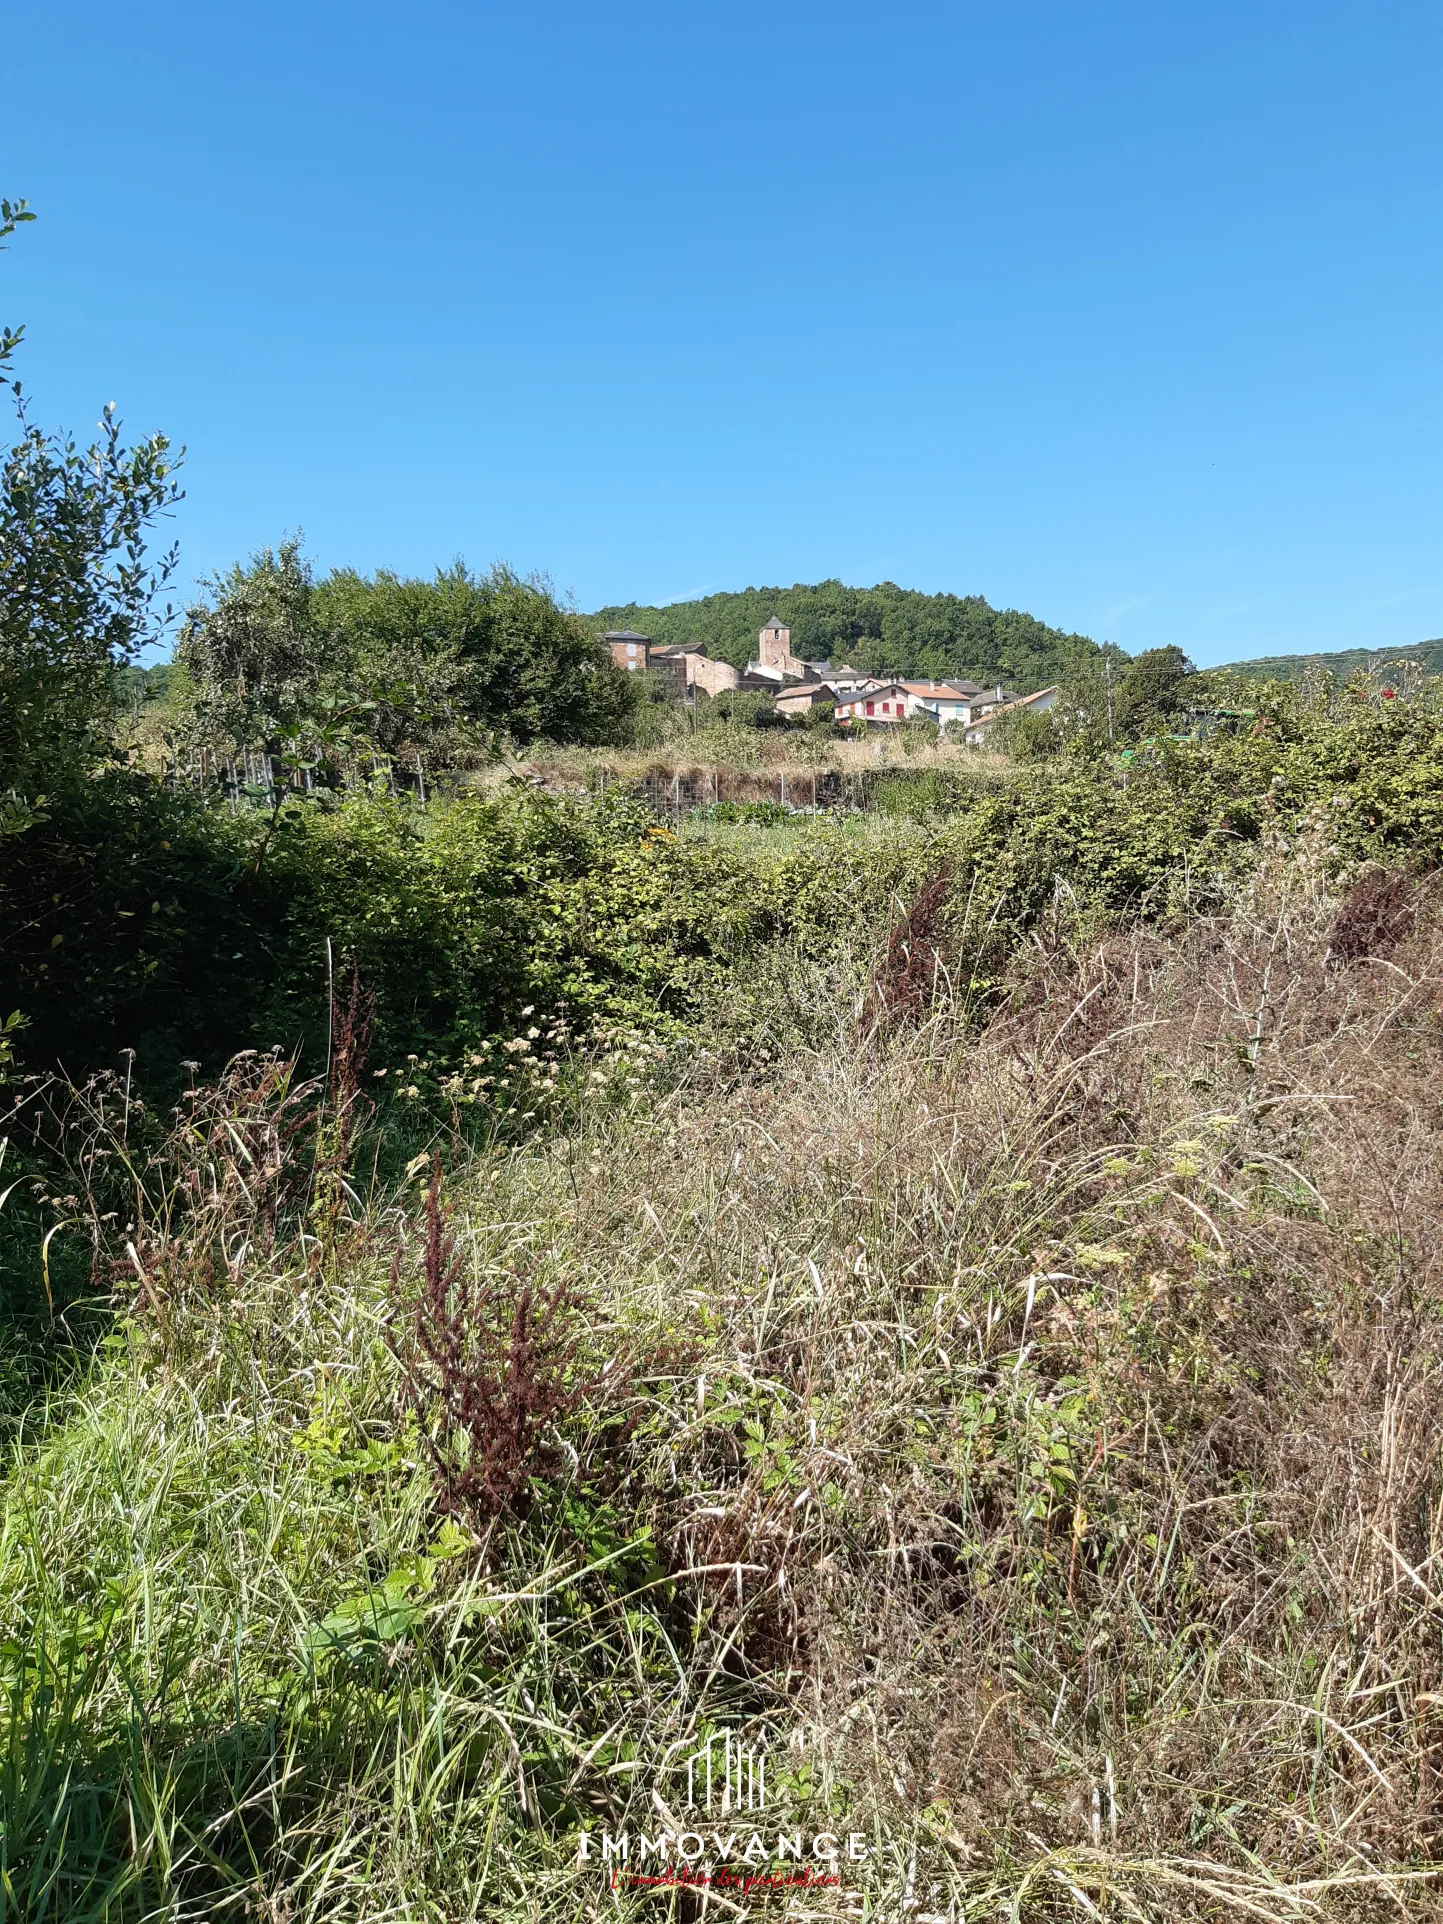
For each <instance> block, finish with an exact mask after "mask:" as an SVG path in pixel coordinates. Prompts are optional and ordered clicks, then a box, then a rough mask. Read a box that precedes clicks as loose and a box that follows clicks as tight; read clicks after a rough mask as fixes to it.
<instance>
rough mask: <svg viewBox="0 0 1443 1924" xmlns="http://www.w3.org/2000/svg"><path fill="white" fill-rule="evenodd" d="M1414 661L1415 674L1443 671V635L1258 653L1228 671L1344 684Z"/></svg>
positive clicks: (1232, 664) (1271, 678)
mask: <svg viewBox="0 0 1443 1924" xmlns="http://www.w3.org/2000/svg"><path fill="white" fill-rule="evenodd" d="M1402 662H1406V663H1409V664H1411V666H1412V668H1413V670H1414V672H1415V673H1422V674H1425V675H1438V674H1443V638H1440V639H1438V640H1435V641H1415V642H1408V643H1405V644H1404V645H1403V646H1401V647H1398V648H1339V649H1335V650H1333V651H1332V652H1331V653H1324V654H1297V655H1256V656H1254V657H1253V659H1252V660H1251V661H1234V662H1229V663H1228V664H1227V671H1229V672H1233V673H1236V674H1240V675H1248V676H1253V677H1256V678H1258V679H1261V680H1264V681H1281V682H1297V681H1303V680H1305V679H1306V678H1307V677H1308V676H1310V675H1323V676H1325V677H1326V678H1327V679H1328V680H1330V681H1331V682H1333V683H1334V684H1335V685H1336V686H1338V687H1341V686H1342V685H1343V683H1344V682H1346V681H1348V680H1349V679H1350V678H1351V677H1352V676H1354V675H1388V674H1389V673H1390V672H1396V664H1398V663H1402Z"/></svg>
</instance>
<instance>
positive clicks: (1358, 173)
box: [0, 0, 1443, 664]
mask: <svg viewBox="0 0 1443 1924" xmlns="http://www.w3.org/2000/svg"><path fill="white" fill-rule="evenodd" d="M4 45H5V58H4V67H3V72H0V193H5V194H9V195H11V196H12V197H13V196H14V195H17V194H23V195H25V196H27V197H28V198H29V200H30V201H31V204H32V205H33V206H34V207H35V208H36V209H37V211H38V212H39V214H40V216H41V218H40V220H39V221H38V222H37V223H36V224H35V225H34V226H32V227H30V228H27V229H25V230H24V231H23V232H22V233H21V234H20V235H19V236H17V238H16V240H15V242H14V243H13V244H12V248H11V251H10V252H9V253H8V254H7V255H5V256H4V257H3V258H0V317H3V318H4V319H6V320H10V321H12V322H13V321H15V320H23V321H24V322H25V323H26V326H27V330H28V339H27V343H26V346H25V348H24V350H23V352H22V360H21V363H20V371H21V372H22V373H23V375H24V376H25V379H26V382H27V384H28V386H29V388H30V389H31V391H32V393H33V396H34V399H35V406H36V413H37V416H38V418H40V419H41V420H43V421H45V422H47V423H56V424H60V423H63V424H67V425H70V426H74V427H76V428H79V429H88V428H89V426H90V424H91V423H92V422H93V421H94V420H95V418H96V415H97V412H98V409H99V406H100V404H101V403H102V402H104V401H106V400H110V399H114V400H116V401H117V402H118V403H119V406H120V410H121V413H122V415H123V416H124V418H125V420H126V421H127V423H128V424H129V425H130V426H131V427H132V428H133V429H135V430H141V429H149V428H151V427H152V426H160V427H164V428H165V429H166V431H167V432H168V433H170V434H171V435H172V437H173V438H174V439H176V440H177V441H183V442H185V443H186V444H187V445H188V448H189V456H188V461H187V467H186V475H185V479H186V485H187V488H188V491H189V494H188V499H187V501H186V503H185V505H184V507H183V509H182V511H181V513H180V516H179V518H178V521H177V527H176V532H177V533H178V536H179V538H180V540H181V544H182V554H183V568H184V572H185V575H186V577H187V579H188V580H189V579H192V578H194V577H197V576H200V575H203V574H204V573H206V572H207V571H209V570H210V569H212V568H215V567H219V566H222V565H224V564H226V563H228V562H229V561H231V560H233V559H235V558H237V557H240V556H243V555H245V554H247V553H248V552H249V551H250V550H252V549H253V548H255V547H257V546H258V545H260V544H262V543H267V542H273V541H275V540H276V539H278V538H279V536H280V534H281V533H282V531H284V530H287V529H294V528H301V529H303V530H304V532H305V536H306V539H307V544H308V547H309V549H310V551H311V553H312V554H313V556H314V558H315V559H316V561H317V562H318V563H319V564H320V565H322V566H329V565H331V564H333V563H351V564H354V565H356V566H359V567H362V568H366V569H370V568H373V567H377V566H393V567H396V568H399V569H402V570H405V571H416V572H426V571H429V569H430V568H431V567H432V566H434V565H435V564H437V563H439V562H445V561H447V560H449V559H450V558H451V557H452V556H454V555H457V554H461V555H464V556H465V557H466V558H467V559H468V560H469V561H471V562H472V563H474V564H476V565H478V566H485V565H486V564H488V563H489V562H491V561H492V560H494V559H496V558H505V559H507V560H509V561H510V562H511V563H512V564H513V565H515V566H516V567H518V568H521V569H523V570H527V571H529V570H532V569H536V570H541V571H543V572H545V573H547V574H549V575H550V576H551V577H552V578H553V580H554V582H555V584H556V586H557V588H558V590H559V591H561V592H562V593H567V592H570V593H572V594H574V595H575V597H576V600H577V602H578V604H579V605H580V606H582V607H583V608H592V607H597V606H601V605H604V604H607V603H611V602H615V601H623V600H629V599H632V598H635V599H637V600H640V601H643V602H647V601H666V600H673V599H679V598H682V597H686V596H691V595H696V594H700V593H704V592H707V591H709V590H711V589H714V588H723V587H725V588H740V587H744V586H746V585H748V584H749V583H764V582H780V583H788V582H791V581H793V580H803V581H811V580H816V579H819V578H822V577H825V576H831V575H835V576H840V577H841V578H842V579H843V580H846V581H849V582H855V583H870V582H873V581H875V580H879V579H887V578H889V579H892V580H895V581H898V582H901V583H903V584H904V585H906V586H910V587H917V588H923V589H927V590H936V589H944V588H945V589H952V590H955V591H956V592H959V593H969V592H971V593H981V594H985V595H986V596H987V597H988V598H989V599H990V600H991V601H993V602H996V603H999V604H1002V605H1009V606H1015V607H1022V608H1027V609H1030V610H1031V611H1032V612H1033V613H1034V614H1037V615H1039V616H1041V617H1042V618H1044V619H1045V620H1048V621H1053V622H1057V623H1059V624H1061V625H1062V626H1065V627H1069V628H1077V629H1080V630H1082V631H1083V632H1086V633H1090V634H1092V635H1095V636H1097V637H1098V638H1099V639H1102V638H1108V639H1111V640H1114V641H1116V642H1118V643H1120V644H1121V645H1122V646H1123V647H1125V648H1128V649H1130V650H1134V651H1135V650H1137V649H1139V648H1143V647H1150V646H1155V645H1158V644H1161V643H1165V642H1173V641H1176V642H1179V643H1181V645H1182V646H1183V647H1185V648H1186V649H1187V650H1188V651H1189V652H1190V653H1191V654H1192V655H1193V657H1194V659H1196V660H1197V661H1198V662H1199V663H1202V664H1206V663H1208V662H1211V661H1220V660H1225V659H1230V658H1235V657H1237V656H1240V655H1245V654H1253V653H1261V652H1272V651H1275V650H1287V649H1297V648H1310V647H1345V646H1349V645H1353V644H1358V643H1366V644H1367V645H1370V646H1375V647H1380V646H1387V645H1391V644H1396V643H1400V642H1406V641H1415V640H1419V639H1422V638H1423V637H1425V636H1433V635H1438V634H1443V550H1440V542H1439V534H1440V510H1443V459H1440V455H1443V434H1440V428H1443V388H1440V368H1443V359H1440V347H1443V300H1440V293H1443V287H1440V281H1443V273H1440V251H1439V243H1440V197H1439V190H1440V184H1443V182H1440V176H1443V150H1440V142H1439V140H1438V135H1437V113H1438V96H1439V86H1440V80H1443V70H1440V69H1443V61H1440V56H1443V12H1440V10H1439V9H1438V8H1437V7H1436V6H1429V7H1425V6H1423V5H1416V6H1415V5H1407V4H1387V3H1386V0H1384V3H1383V4H1378V0H1373V3H1372V4H1368V5H1362V4H1359V5H1347V6H1342V5H1334V4H1329V3H1328V0H1311V4H1296V5H1295V4H1279V3H1278V0H1248V3H1247V4H1232V3H1231V0H1209V4H1206V5H1200V4H1194V3H1193V0H1168V3H1167V4H1164V3H1163V0H1149V3H1148V4H1143V5H1117V4H1110V3H1109V0H1096V3H1094V4H1090V5H1087V6H1081V5H1078V4H1077V3H1076V0H1069V3H1068V4H1056V3H1055V0H1035V3H1034V4H1031V5H1027V6H1000V5H997V4H996V3H995V0H993V4H989V5H985V6H982V5H972V4H963V3H961V0H954V4H950V5H938V6H934V5H921V4H909V3H908V0H891V4H887V5H882V4H880V3H877V0H874V4H871V5H854V4H849V3H848V0H829V4H825V5H821V4H816V5H814V4H800V3H795V4H794V3H790V0H770V3H769V4H766V5H753V4H751V3H750V0H742V3H738V0H730V4H727V5H725V6H718V5H710V6H708V5H699V4H690V5H688V4H681V3H678V0H674V3H673V4H671V5H666V6H663V5H639V4H629V3H626V0H622V3H620V4H610V5H608V4H604V0H591V4H588V5H572V4H550V3H549V0H529V3H528V4H526V5H524V6H523V5H518V4H511V5H505V6H499V5H492V4H485V3H484V0H472V4H463V5H451V4H437V3H434V0H421V3H420V4H418V5H414V6H411V7H409V8H404V7H394V6H387V7H381V6H378V5H375V4H373V3H372V0H349V3H348V4H346V5H344V6H343V5H332V4H317V0H287V3H286V4H285V5H278V4H273V0H249V4H247V5H246V6H244V7H240V6H197V5H195V4H194V0H190V4H187V5H179V4H176V5H157V4H150V3H149V0H133V3H132V4H131V5H129V6H126V7H124V8H120V7H115V6H114V5H104V6H102V5H98V4H93V3H91V0H86V3H85V4H77V3H75V0H48V3H47V5H46V6H44V7H32V8H28V9H24V10H23V11H22V10H17V11H14V12H13V13H12V16H11V18H10V19H9V20H7V23H6V27H5V34H4Z"/></svg>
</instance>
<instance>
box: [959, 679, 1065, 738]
mask: <svg viewBox="0 0 1443 1924" xmlns="http://www.w3.org/2000/svg"><path fill="white" fill-rule="evenodd" d="M1061 699H1062V691H1061V690H1060V689H1058V688H1039V689H1038V691H1037V693H1036V694H1035V695H1020V696H1017V697H1014V699H1013V700H1011V701H1006V702H1002V703H1001V704H1000V705H999V706H996V707H990V708H987V709H986V710H985V711H983V712H982V713H980V714H978V715H977V716H976V717H975V719H974V720H972V721H970V722H967V723H964V724H963V733H962V739H963V741H964V742H966V744H967V746H968V747H969V748H985V747H986V746H987V737H988V733H989V731H990V730H991V729H992V728H993V727H994V725H995V724H996V723H997V722H1000V721H1001V720H1003V718H1004V717H1005V716H1008V715H1020V714H1025V713H1029V712H1030V713H1032V714H1038V715H1045V714H1046V713H1047V711H1048V710H1049V709H1050V708H1055V707H1056V706H1057V704H1058V702H1059V701H1060V700H1061Z"/></svg>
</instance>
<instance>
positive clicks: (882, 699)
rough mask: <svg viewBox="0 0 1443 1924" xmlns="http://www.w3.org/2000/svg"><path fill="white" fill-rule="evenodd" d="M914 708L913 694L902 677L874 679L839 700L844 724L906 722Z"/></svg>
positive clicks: (841, 721) (840, 715) (838, 711)
mask: <svg viewBox="0 0 1443 1924" xmlns="http://www.w3.org/2000/svg"><path fill="white" fill-rule="evenodd" d="M914 712H915V709H914V706H913V697H912V696H911V695H909V694H908V692H907V689H906V687H905V685H904V684H903V683H902V682H900V681H874V682H871V683H869V684H868V686H867V687H865V688H859V689H855V690H853V691H852V692H851V693H849V694H848V696H847V697H846V699H845V700H843V701H839V702H838V703H837V720H838V721H839V722H840V723H841V724H842V725H843V727H846V726H848V725H849V724H850V723H852V722H858V721H868V722H886V723H887V724H888V725H889V726H892V725H895V724H896V723H899V722H904V721H905V720H906V719H907V717H908V715H910V714H913V713H914Z"/></svg>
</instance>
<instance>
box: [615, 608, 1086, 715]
mask: <svg viewBox="0 0 1443 1924" xmlns="http://www.w3.org/2000/svg"><path fill="white" fill-rule="evenodd" d="M773 615H780V616H781V617H782V619H783V620H784V621H785V622H786V623H787V624H788V626H789V627H790V628H791V631H792V649H793V652H794V653H795V654H797V655H800V656H801V657H802V658H803V659H805V660H809V661H841V660H846V661H849V662H851V663H852V664H853V666H855V667H857V668H863V669H866V670H867V671H868V672H869V673H871V674H875V675H905V676H915V677H918V678H921V679H939V680H940V679H942V678H943V677H945V676H947V675H959V674H965V675H971V676H973V677H974V678H976V679H977V680H979V681H983V682H986V681H989V680H1001V681H1005V682H1006V683H1007V684H1008V685H1009V686H1011V687H1015V688H1018V689H1020V690H1022V691H1024V692H1025V691H1027V690H1030V689H1033V688H1040V687H1042V686H1044V685H1045V684H1046V683H1048V682H1053V681H1060V680H1062V679H1063V678H1064V677H1066V676H1067V675H1068V674H1069V673H1071V672H1073V671H1075V670H1077V669H1078V668H1080V667H1082V666H1083V665H1084V664H1085V663H1086V662H1088V661H1090V660H1091V659H1092V658H1094V657H1096V656H1097V655H1098V654H1099V653H1100V652H1101V651H1100V650H1099V648H1098V645H1097V643H1096V642H1094V641H1092V640H1090V639H1089V638H1088V637H1087V636H1086V635H1074V634H1068V633H1066V632H1065V631H1064V630H1063V629H1061V628H1050V627H1048V625H1047V624H1046V622H1042V621H1038V620H1037V618H1036V617H1035V616H1034V615H1029V614H1023V613H1021V612H1020V611H1019V610H1018V609H1015V608H994V607H993V606H992V605H991V603H990V602H988V601H986V600H984V598H983V597H982V596H981V595H950V594H940V595H928V594H923V593H922V592H921V591H920V590H919V589H915V588H899V587H898V586H897V584H896V582H894V581H880V582H878V583H877V585H876V586H875V587H874V588H849V587H847V586H846V585H845V584H844V583H842V582H840V581H819V582H816V583H815V584H813V585H811V586H808V585H807V584H806V583H804V582H797V583H795V584H794V585H793V586H792V587H790V588H745V589H743V590H742V591H741V592H740V593H727V594H715V595H705V596H703V597H702V598H701V599H700V600H699V601H677V602H673V603H672V604H671V605H670V606H669V607H665V608H647V607H642V606H640V605H639V604H638V603H636V602H631V603H629V604H628V605H627V606H626V607H620V608H601V609H598V610H597V612H596V613H595V614H593V615H591V616H589V617H588V619H589V620H590V621H591V622H592V623H593V625H594V626H595V627H596V629H597V631H598V633H600V632H602V631H604V630H606V629H608V628H636V629H639V630H641V631H642V632H643V633H645V634H648V635H650V636H651V637H652V638H653V640H655V641H657V642H660V643H662V644H664V645H666V646H673V645H674V644H676V643H678V642H697V641H701V642H705V643H706V646H707V649H708V651H709V652H710V653H711V654H712V655H714V656H716V657H717V658H718V659H719V660H722V661H729V662H731V663H732V664H733V666H734V667H737V668H744V667H745V666H746V664H747V661H748V660H749V659H750V657H751V656H752V655H754V654H755V652H756V641H757V632H758V630H759V629H760V628H761V626H762V624H763V623H764V622H766V621H768V620H769V619H770V618H771V617H772V616H773Z"/></svg>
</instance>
